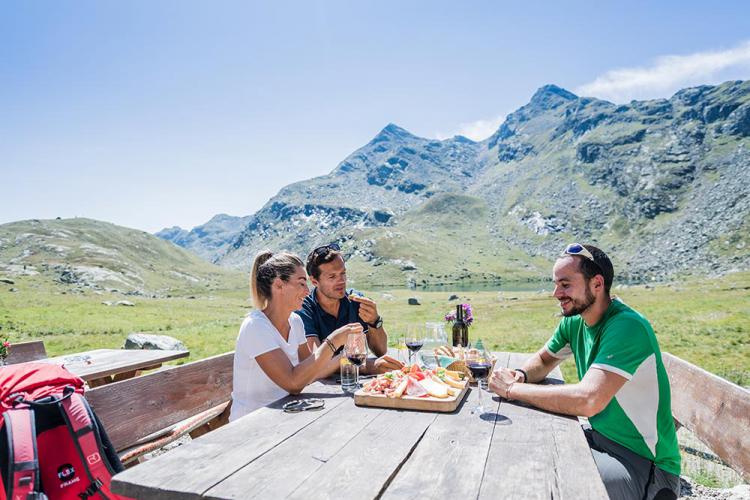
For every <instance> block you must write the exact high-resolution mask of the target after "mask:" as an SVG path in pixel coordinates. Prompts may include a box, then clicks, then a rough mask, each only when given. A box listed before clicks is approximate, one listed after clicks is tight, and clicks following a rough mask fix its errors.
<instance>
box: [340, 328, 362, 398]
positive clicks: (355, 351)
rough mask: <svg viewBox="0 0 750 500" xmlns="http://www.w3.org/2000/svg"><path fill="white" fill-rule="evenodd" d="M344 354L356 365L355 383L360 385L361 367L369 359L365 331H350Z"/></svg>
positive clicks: (357, 385) (356, 385)
mask: <svg viewBox="0 0 750 500" xmlns="http://www.w3.org/2000/svg"><path fill="white" fill-rule="evenodd" d="M344 355H345V356H346V359H348V360H349V362H350V363H351V364H353V365H354V367H355V371H354V385H355V387H359V367H360V366H362V364H363V363H364V362H365V360H366V359H367V337H365V334H364V333H350V334H349V335H347V337H346V344H344Z"/></svg>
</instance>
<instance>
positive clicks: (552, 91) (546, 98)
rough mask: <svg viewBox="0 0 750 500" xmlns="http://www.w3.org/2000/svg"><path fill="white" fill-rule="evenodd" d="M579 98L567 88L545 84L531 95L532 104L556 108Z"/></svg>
mask: <svg viewBox="0 0 750 500" xmlns="http://www.w3.org/2000/svg"><path fill="white" fill-rule="evenodd" d="M576 99H578V96H577V95H575V94H574V93H573V92H570V91H568V90H565V89H564V88H562V87H558V86H557V85H545V86H543V87H540V88H539V90H537V91H536V92H535V93H534V95H533V96H532V97H531V103H530V104H536V105H539V106H542V107H544V108H546V109H549V108H556V107H557V106H559V105H561V104H566V103H567V102H569V101H574V100H576Z"/></svg>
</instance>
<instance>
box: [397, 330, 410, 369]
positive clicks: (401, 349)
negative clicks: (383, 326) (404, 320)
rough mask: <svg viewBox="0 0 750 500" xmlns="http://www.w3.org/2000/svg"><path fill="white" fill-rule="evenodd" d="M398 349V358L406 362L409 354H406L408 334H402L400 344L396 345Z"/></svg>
mask: <svg viewBox="0 0 750 500" xmlns="http://www.w3.org/2000/svg"><path fill="white" fill-rule="evenodd" d="M396 348H397V349H398V360H399V361H401V362H402V363H406V361H407V357H408V354H406V352H407V351H406V336H405V335H401V336H400V337H399V338H398V346H397V347H396Z"/></svg>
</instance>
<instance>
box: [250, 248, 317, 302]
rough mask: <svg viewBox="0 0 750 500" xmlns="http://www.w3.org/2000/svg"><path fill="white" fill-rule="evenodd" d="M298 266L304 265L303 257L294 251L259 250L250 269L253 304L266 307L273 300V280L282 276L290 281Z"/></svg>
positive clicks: (284, 279)
mask: <svg viewBox="0 0 750 500" xmlns="http://www.w3.org/2000/svg"><path fill="white" fill-rule="evenodd" d="M298 267H304V264H303V263H302V259H300V258H299V257H297V256H296V255H294V254H293V253H286V252H283V253H277V254H274V253H273V252H271V251H270V250H264V251H262V252H259V253H258V255H256V256H255V260H254V261H253V269H252V271H250V292H251V293H252V295H253V305H254V306H255V307H256V308H257V309H265V308H266V306H267V305H268V302H270V301H271V285H272V284H273V280H275V279H276V278H281V279H282V280H283V281H289V278H290V277H291V276H292V275H293V274H294V272H295V271H296V270H297V268H298Z"/></svg>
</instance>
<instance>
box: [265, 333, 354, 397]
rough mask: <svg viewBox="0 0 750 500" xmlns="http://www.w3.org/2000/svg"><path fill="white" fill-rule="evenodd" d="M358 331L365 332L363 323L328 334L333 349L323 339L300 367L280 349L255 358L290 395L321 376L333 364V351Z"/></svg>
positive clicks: (268, 374) (267, 373)
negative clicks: (348, 336) (347, 337)
mask: <svg viewBox="0 0 750 500" xmlns="http://www.w3.org/2000/svg"><path fill="white" fill-rule="evenodd" d="M358 332H360V333H361V332H362V325H360V324H359V323H351V324H349V325H345V326H342V327H341V328H339V329H338V330H336V331H335V332H333V333H332V334H331V335H329V336H328V340H330V342H331V344H333V347H334V349H331V347H330V346H329V345H328V343H327V342H323V343H322V344H321V345H319V346H318V347H317V348H316V349H315V350H314V351H313V352H312V353H311V355H310V356H308V357H307V359H305V360H304V361H302V362H300V364H298V365H297V366H294V365H292V363H291V361H289V358H288V357H287V356H286V355H285V354H284V352H283V351H282V350H281V349H274V350H272V351H268V352H266V353H264V354H260V355H258V356H256V357H255V360H256V361H257V362H258V365H260V367H261V369H262V370H263V371H264V372H265V374H266V375H267V376H268V378H270V379H271V380H272V381H273V383H275V384H276V385H278V386H279V387H281V388H282V389H284V390H285V391H287V392H288V393H290V394H299V393H300V392H302V390H303V389H304V388H305V387H306V386H307V385H308V384H310V383H312V382H313V381H314V380H315V379H317V378H319V377H320V374H321V372H322V371H323V370H324V369H325V368H327V367H328V366H330V364H331V360H332V359H333V358H334V357H335V356H334V353H333V351H334V350H335V349H338V348H339V347H341V346H342V345H344V343H345V342H346V336H347V335H348V334H349V333H358ZM298 352H299V351H298Z"/></svg>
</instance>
